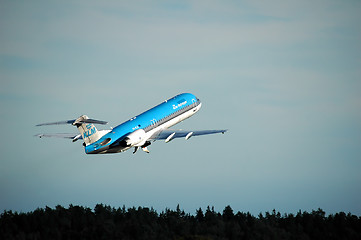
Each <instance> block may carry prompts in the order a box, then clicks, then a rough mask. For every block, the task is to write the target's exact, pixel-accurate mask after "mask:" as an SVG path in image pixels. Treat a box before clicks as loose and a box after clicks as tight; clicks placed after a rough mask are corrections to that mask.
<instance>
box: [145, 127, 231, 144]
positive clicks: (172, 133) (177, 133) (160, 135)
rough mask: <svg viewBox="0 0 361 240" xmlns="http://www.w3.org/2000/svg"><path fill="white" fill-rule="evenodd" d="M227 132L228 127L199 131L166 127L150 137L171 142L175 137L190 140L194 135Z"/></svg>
mask: <svg viewBox="0 0 361 240" xmlns="http://www.w3.org/2000/svg"><path fill="white" fill-rule="evenodd" d="M225 132H227V130H226V129H222V130H198V131H187V130H172V129H165V130H163V131H160V132H157V133H155V134H154V135H153V136H151V137H150V140H165V142H169V141H171V140H173V139H174V138H183V137H184V138H185V139H186V140H188V139H189V138H190V137H193V136H201V135H208V134H215V133H225Z"/></svg>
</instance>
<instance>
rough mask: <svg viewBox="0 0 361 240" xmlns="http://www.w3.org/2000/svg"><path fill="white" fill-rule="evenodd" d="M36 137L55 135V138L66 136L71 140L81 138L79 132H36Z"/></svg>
mask: <svg viewBox="0 0 361 240" xmlns="http://www.w3.org/2000/svg"><path fill="white" fill-rule="evenodd" d="M35 136H36V137H39V138H42V137H56V138H67V139H72V140H73V142H75V141H77V140H78V139H83V138H82V136H81V135H80V134H74V133H53V134H46V133H41V134H36V135H35Z"/></svg>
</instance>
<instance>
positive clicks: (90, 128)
mask: <svg viewBox="0 0 361 240" xmlns="http://www.w3.org/2000/svg"><path fill="white" fill-rule="evenodd" d="M59 124H71V125H73V126H76V127H77V128H78V130H79V132H80V135H74V134H37V135H36V136H39V137H63V138H70V139H72V140H73V142H75V141H76V140H78V139H81V138H82V139H83V140H84V144H85V146H87V145H89V144H92V143H94V142H96V141H98V140H99V139H100V138H101V137H102V136H103V135H105V134H106V133H108V132H109V131H110V130H101V131H98V130H97V129H96V127H95V126H94V124H107V122H105V121H100V120H96V119H90V118H88V116H86V115H82V116H80V117H78V118H77V119H72V120H65V121H59V122H51V123H41V124H38V125H36V126H46V125H59Z"/></svg>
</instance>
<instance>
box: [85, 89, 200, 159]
mask: <svg viewBox="0 0 361 240" xmlns="http://www.w3.org/2000/svg"><path fill="white" fill-rule="evenodd" d="M199 104H200V100H199V99H198V98H197V97H196V96H194V95H193V94H190V93H183V94H179V95H177V96H175V97H173V98H170V99H168V100H166V101H164V102H162V103H161V104H159V105H157V106H155V107H153V108H151V109H149V110H147V111H145V112H144V113H142V114H139V115H138V116H135V117H133V118H131V119H129V120H128V121H126V122H124V123H122V124H120V125H118V126H116V127H115V128H113V129H112V130H111V131H110V132H109V133H107V134H105V135H104V136H102V137H101V138H100V139H99V140H98V141H96V142H94V143H92V144H89V145H87V146H85V152H86V153H88V154H89V153H90V154H91V153H112V152H119V151H122V149H124V148H125V147H124V146H122V144H121V143H122V140H123V139H124V138H126V137H127V136H128V135H129V134H131V133H133V132H134V131H137V130H139V129H143V130H144V131H145V133H149V132H151V131H154V130H156V129H157V128H159V127H160V126H163V125H167V123H169V122H170V121H172V120H173V122H174V119H176V118H177V117H179V116H180V115H182V114H185V113H187V112H188V111H190V110H192V109H193V108H195V107H197V106H198V105H199ZM174 124H175V123H174ZM174 124H173V125H174Z"/></svg>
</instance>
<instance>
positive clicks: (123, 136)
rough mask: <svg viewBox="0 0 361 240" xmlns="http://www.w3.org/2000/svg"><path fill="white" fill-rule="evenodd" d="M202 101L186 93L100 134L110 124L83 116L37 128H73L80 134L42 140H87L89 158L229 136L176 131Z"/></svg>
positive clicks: (49, 135) (85, 147)
mask: <svg viewBox="0 0 361 240" xmlns="http://www.w3.org/2000/svg"><path fill="white" fill-rule="evenodd" d="M201 106H202V103H201V101H200V100H199V99H198V98H197V97H196V96H195V95H193V94H191V93H182V94H179V95H177V96H175V97H173V98H170V99H168V100H166V101H164V102H162V103H161V104H159V105H157V106H155V107H153V108H151V109H149V110H147V111H145V112H143V113H141V114H139V115H137V116H135V117H132V118H131V119H129V120H128V121H126V122H124V123H122V124H120V125H118V126H116V127H114V128H111V129H109V130H99V131H98V130H97V128H96V127H95V126H94V124H103V125H104V124H107V122H106V121H100V120H96V119H90V118H89V117H88V116H86V115H82V116H80V117H79V118H77V119H73V120H66V121H59V122H51V123H42V124H38V125H36V126H45V125H59V124H71V125H73V126H75V127H77V129H78V130H79V133H80V134H67V133H58V134H37V135H35V136H38V137H40V138H42V137H60V138H67V139H72V141H73V142H75V141H77V140H79V139H83V141H84V143H83V146H84V149H85V153H86V154H105V153H119V152H124V151H126V150H128V149H130V148H133V147H134V151H133V154H134V153H136V152H137V150H138V149H139V148H141V149H142V150H143V151H144V152H147V153H149V150H148V148H147V147H148V146H149V145H151V143H152V142H154V141H156V140H165V142H166V143H168V142H170V141H171V140H173V139H175V138H185V139H186V140H188V139H189V138H191V137H193V136H200V135H207V134H215V133H223V134H224V133H225V132H226V131H227V130H226V129H222V130H191V131H185V130H172V129H169V128H170V127H172V126H174V125H176V124H177V123H180V122H182V121H184V120H185V119H187V118H189V117H191V116H193V115H194V114H195V113H196V112H198V111H199V109H200V108H201Z"/></svg>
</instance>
